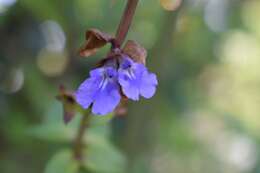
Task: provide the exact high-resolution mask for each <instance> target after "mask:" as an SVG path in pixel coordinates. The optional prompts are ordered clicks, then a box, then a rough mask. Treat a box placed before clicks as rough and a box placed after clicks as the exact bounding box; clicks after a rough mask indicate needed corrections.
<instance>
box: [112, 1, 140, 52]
mask: <svg viewBox="0 0 260 173" xmlns="http://www.w3.org/2000/svg"><path fill="white" fill-rule="evenodd" d="M138 1H139V0H128V1H127V5H126V7H125V11H124V14H123V16H122V18H121V21H120V24H119V26H118V29H117V33H116V42H117V44H118V46H119V47H120V46H121V45H122V43H123V42H124V40H125V38H126V35H127V33H128V30H129V28H130V25H131V23H132V20H133V17H134V14H135V10H136V7H137V4H138Z"/></svg>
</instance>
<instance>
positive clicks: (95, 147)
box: [83, 140, 126, 173]
mask: <svg viewBox="0 0 260 173" xmlns="http://www.w3.org/2000/svg"><path fill="white" fill-rule="evenodd" d="M85 156H86V158H85V160H84V162H83V163H84V167H85V168H86V169H88V170H91V171H93V172H97V173H122V172H125V165H126V158H125V157H124V155H123V154H122V153H121V152H120V151H119V150H118V149H117V148H115V147H114V146H113V145H112V144H111V143H110V142H109V141H108V140H103V141H100V142H99V143H89V145H88V147H87V149H86V150H85Z"/></svg>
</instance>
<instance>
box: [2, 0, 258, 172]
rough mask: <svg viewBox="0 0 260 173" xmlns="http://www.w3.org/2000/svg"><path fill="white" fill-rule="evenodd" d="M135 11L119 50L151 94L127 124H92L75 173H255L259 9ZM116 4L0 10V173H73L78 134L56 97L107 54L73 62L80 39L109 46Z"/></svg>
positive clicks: (224, 4) (247, 4)
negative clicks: (126, 46) (95, 35)
mask: <svg viewBox="0 0 260 173" xmlns="http://www.w3.org/2000/svg"><path fill="white" fill-rule="evenodd" d="M180 2H181V0H172V1H167V0H161V1H158V0H140V3H139V6H138V9H137V12H136V15H135V19H134V22H133V25H132V27H131V30H130V32H129V35H128V38H129V39H133V40H136V41H138V42H139V43H141V44H142V45H143V46H144V47H145V48H147V50H148V59H147V66H148V68H149V69H150V71H153V72H155V73H156V74H157V75H158V79H159V86H158V90H157V93H156V96H154V97H153V98H152V99H150V100H144V99H142V100H141V101H140V102H130V103H129V105H128V108H129V111H128V115H127V116H125V117H117V118H113V119H112V118H111V115H110V116H107V117H93V121H92V124H91V127H90V129H89V130H88V132H87V136H86V139H87V140H86V141H87V143H88V147H87V148H88V150H86V155H87V156H88V157H89V159H88V161H87V163H85V168H84V169H81V170H80V171H81V173H84V172H85V173H87V172H99V173H117V172H118V173H125V172H131V173H173V172H175V173H203V172H206V173H222V172H223V173H259V172H260V148H259V147H260V133H259V130H260V68H259V67H260V22H259V18H260V1H259V0H186V1H182V4H181V5H179V6H178V3H180ZM124 5H125V1H124V0H73V1H69V0H64V1H61V0H0V172H1V173H18V172H19V173H36V172H38V173H40V172H44V173H77V172H79V171H77V168H76V167H77V166H76V163H75V161H73V160H72V159H71V157H70V150H71V148H72V141H73V139H74V138H75V132H76V130H77V126H78V119H79V118H80V116H81V115H77V116H76V118H75V119H74V120H73V121H72V122H71V123H70V124H69V125H67V126H65V125H64V124H63V122H62V105H61V103H59V102H58V101H57V100H56V99H55V96H56V95H57V94H58V87H59V85H60V84H64V85H65V86H66V87H67V88H68V89H71V90H75V89H76V88H77V87H78V86H79V84H80V83H81V82H82V81H83V80H84V79H85V78H86V77H88V72H89V70H90V69H91V68H93V67H94V65H95V64H96V62H98V61H99V60H100V59H102V58H103V57H104V56H105V55H106V52H107V51H108V50H109V47H105V48H102V49H101V50H100V51H99V52H98V53H97V54H96V55H95V56H92V57H90V58H80V57H79V56H78V55H77V51H78V49H79V47H80V46H81V45H82V43H83V42H84V39H85V38H84V34H85V31H86V30H87V29H88V28H93V27H95V28H98V29H100V30H102V31H104V32H108V33H110V34H114V33H115V31H116V28H117V26H118V23H119V20H120V17H121V14H122V12H123V8H124Z"/></svg>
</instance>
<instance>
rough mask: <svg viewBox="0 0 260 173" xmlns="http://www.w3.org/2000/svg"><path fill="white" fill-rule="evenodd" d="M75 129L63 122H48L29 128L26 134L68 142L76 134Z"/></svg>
mask: <svg viewBox="0 0 260 173" xmlns="http://www.w3.org/2000/svg"><path fill="white" fill-rule="evenodd" d="M75 132H76V131H75V129H74V128H72V127H69V126H65V125H64V124H59V123H52V124H51V123H50V124H45V125H39V126H34V127H31V128H29V130H28V134H29V135H32V136H34V137H36V138H39V139H43V140H46V141H51V142H68V141H71V140H72V139H73V138H74V136H75V135H76V133H75Z"/></svg>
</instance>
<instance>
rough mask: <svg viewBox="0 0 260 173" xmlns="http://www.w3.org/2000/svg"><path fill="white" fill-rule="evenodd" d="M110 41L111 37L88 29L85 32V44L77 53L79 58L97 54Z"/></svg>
mask: <svg viewBox="0 0 260 173" xmlns="http://www.w3.org/2000/svg"><path fill="white" fill-rule="evenodd" d="M111 40H112V36H110V35H109V34H107V33H103V32H101V31H99V30H98V29H90V30H88V31H87V32H86V42H85V44H84V46H82V48H81V49H80V51H79V54H80V56H84V57H88V56H91V55H93V54H95V53H96V52H97V50H98V49H99V48H101V47H103V46H105V45H106V44H107V43H108V42H110V41H111Z"/></svg>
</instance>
